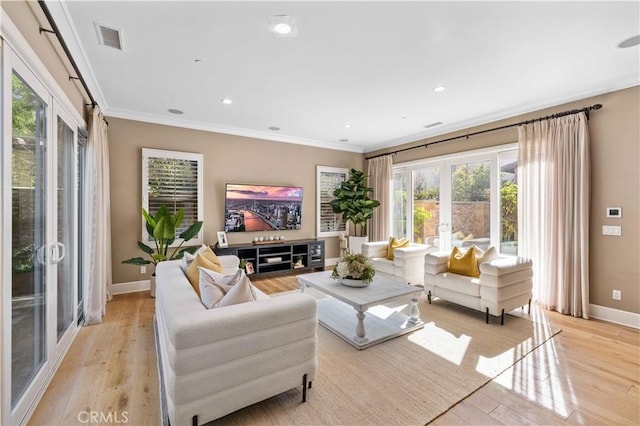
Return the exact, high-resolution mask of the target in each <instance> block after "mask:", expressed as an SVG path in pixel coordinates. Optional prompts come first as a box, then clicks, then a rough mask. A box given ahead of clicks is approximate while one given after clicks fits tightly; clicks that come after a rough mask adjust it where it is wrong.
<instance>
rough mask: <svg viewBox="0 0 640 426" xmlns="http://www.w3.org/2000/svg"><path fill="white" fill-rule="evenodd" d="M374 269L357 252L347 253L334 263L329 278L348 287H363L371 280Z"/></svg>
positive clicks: (374, 272)
mask: <svg viewBox="0 0 640 426" xmlns="http://www.w3.org/2000/svg"><path fill="white" fill-rule="evenodd" d="M375 274H376V270H375V269H374V268H373V265H372V264H371V262H369V259H367V258H366V257H365V255H363V254H361V253H359V254H354V253H347V254H346V255H345V256H344V257H343V258H342V260H340V262H338V263H337V264H336V266H335V267H334V268H333V272H332V273H331V278H333V279H336V280H340V282H341V283H342V284H344V285H346V286H350V287H365V286H367V285H369V283H370V282H371V280H373V277H374V275H375Z"/></svg>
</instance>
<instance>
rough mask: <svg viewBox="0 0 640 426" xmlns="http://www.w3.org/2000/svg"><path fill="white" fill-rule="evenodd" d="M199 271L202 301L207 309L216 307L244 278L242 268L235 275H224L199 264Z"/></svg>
mask: <svg viewBox="0 0 640 426" xmlns="http://www.w3.org/2000/svg"><path fill="white" fill-rule="evenodd" d="M198 271H199V274H200V277H199V283H198V286H199V287H200V301H201V302H202V304H203V305H204V306H205V308H207V309H211V308H215V307H216V305H217V304H218V303H219V302H220V301H221V300H222V298H223V297H224V295H225V294H227V292H228V291H229V290H231V288H233V286H234V285H235V284H237V283H238V282H240V280H241V279H242V271H241V270H238V271H237V272H236V273H235V274H233V275H224V274H221V273H219V272H216V271H212V270H210V269H206V268H203V267H200V266H199V267H198Z"/></svg>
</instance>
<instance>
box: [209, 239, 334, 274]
mask: <svg viewBox="0 0 640 426" xmlns="http://www.w3.org/2000/svg"><path fill="white" fill-rule="evenodd" d="M212 249H213V251H214V252H215V253H216V254H217V255H225V254H233V255H236V256H238V257H239V258H240V260H242V259H244V260H246V261H247V262H251V264H252V265H253V269H254V271H255V274H256V275H264V274H272V273H277V272H291V271H298V270H299V271H309V270H318V271H321V270H323V269H324V241H323V240H315V239H310V240H292V241H284V242H273V243H268V244H264V243H262V244H259V245H257V244H251V243H248V244H231V245H229V246H228V247H224V248H222V247H212Z"/></svg>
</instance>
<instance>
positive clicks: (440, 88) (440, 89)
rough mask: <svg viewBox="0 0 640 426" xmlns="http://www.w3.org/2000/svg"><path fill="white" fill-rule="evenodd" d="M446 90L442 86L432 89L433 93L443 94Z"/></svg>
mask: <svg viewBox="0 0 640 426" xmlns="http://www.w3.org/2000/svg"><path fill="white" fill-rule="evenodd" d="M445 89H446V87H444V86H436V87H434V88H433V91H434V92H444V90H445Z"/></svg>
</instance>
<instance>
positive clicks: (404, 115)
mask: <svg viewBox="0 0 640 426" xmlns="http://www.w3.org/2000/svg"><path fill="white" fill-rule="evenodd" d="M47 4H48V6H49V8H50V10H51V12H52V14H53V16H54V17H55V20H56V23H57V25H58V26H59V27H60V29H61V31H62V34H63V37H64V39H65V41H66V42H67V44H68V45H69V47H70V50H71V51H72V53H73V56H74V58H75V60H76V62H77V63H78V65H79V67H80V70H81V72H82V75H83V77H84V78H85V80H86V81H87V84H88V85H89V87H90V89H91V91H92V94H93V95H94V97H95V98H96V100H97V102H98V104H99V105H100V106H101V107H102V108H103V110H104V112H105V114H106V115H107V116H112V117H122V118H129V119H134V120H142V121H149V122H154V123H163V124H170V125H177V126H182V127H189V128H196V129H203V130H211V131H217V132H223V133H230V134H237V135H246V136H252V137H258V138H265V139H271V140H280V141H285V142H293V143H302V144H308V145H314V146H323V147H329V148H337V149H342V150H348V151H356V152H367V151H372V150H375V149H379V148H383V147H388V146H393V145H397V144H400V143H404V142H409V141H414V140H418V139H422V138H424V137H428V136H435V135H438V134H442V133H445V132H448V131H452V130H457V129H461V128H465V127H469V126H472V125H476V124H481V123H486V122H490V121H494V120H497V119H501V118H506V117H510V116H514V115H517V114H520V113H524V112H529V111H535V110H537V109H540V108H544V107H548V106H553V105H558V104H561V103H564V102H569V101H573V100H577V99H582V98H585V97H589V96H593V95H597V94H601V93H606V92H610V91H613V90H617V89H622V88H625V87H630V86H634V85H638V84H640V59H639V47H638V46H635V47H631V48H627V49H621V48H618V47H617V45H618V44H619V43H620V42H622V41H623V40H625V39H627V38H629V37H632V36H635V35H638V34H639V33H640V2H638V1H633V2H611V1H606V2H542V3H536V2H325V1H317V2H243V1H240V2H211V1H210V2H178V1H173V2H166V1H142V2H117V1H104V2H97V1H91V2H89V1H73V2H59V1H47ZM279 14H288V15H292V16H293V17H294V19H295V23H296V26H297V36H296V37H291V38H284V37H278V36H276V35H275V34H274V33H272V32H271V31H270V30H269V28H268V19H267V18H268V16H270V15H279ZM96 24H101V25H105V26H108V27H112V28H115V29H119V30H120V31H121V32H122V37H123V42H124V51H118V50H115V49H113V48H110V47H104V46H101V45H99V43H98V37H97V31H96V27H95V25H96ZM196 59H199V60H201V62H200V63H196V62H195V60H196ZM439 85H443V86H446V88H447V89H446V90H445V91H444V92H440V93H436V92H434V91H433V90H432V89H433V88H434V87H436V86H439ZM225 97H226V98H230V99H232V100H233V103H232V104H231V105H225V104H223V103H222V102H221V99H222V98H225ZM170 108H176V109H179V110H182V111H184V115H180V116H176V115H173V114H170V113H169V112H167V110H168V109H170ZM605 108H606V105H605ZM438 121H439V122H442V123H443V124H441V125H439V126H437V127H433V128H430V129H426V128H425V127H424V126H425V125H427V124H430V123H433V122H438ZM345 125H350V126H351V127H349V128H345ZM271 126H276V127H279V128H280V130H279V131H273V130H269V127H271ZM340 139H348V140H349V141H348V142H339V140H340Z"/></svg>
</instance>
